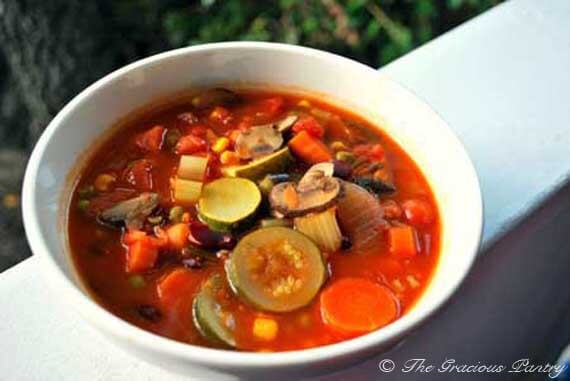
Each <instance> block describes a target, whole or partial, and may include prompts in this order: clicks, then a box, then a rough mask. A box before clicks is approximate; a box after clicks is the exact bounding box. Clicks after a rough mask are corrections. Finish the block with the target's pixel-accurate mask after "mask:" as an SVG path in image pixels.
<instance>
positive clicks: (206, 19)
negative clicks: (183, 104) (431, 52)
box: [112, 0, 501, 66]
mask: <svg viewBox="0 0 570 381" xmlns="http://www.w3.org/2000/svg"><path fill="white" fill-rule="evenodd" d="M499 2H501V0H375V1H374V0H272V1H253V0H243V1H239V0H201V1H190V0H117V1H114V2H113V10H112V12H113V14H114V17H115V20H117V26H118V27H119V28H122V30H123V33H126V34H127V35H128V36H129V37H130V38H132V39H134V40H135V41H137V43H138V46H139V48H140V49H142V50H148V53H150V52H153V51H157V50H161V49H163V48H164V47H167V48H174V47H181V46H186V45H193V44H199V43H205V42H214V41H227V40H257V41H280V42H286V43H290V44H298V45H305V46H312V47H316V48H319V49H324V50H328V51H332V52H336V53H339V54H343V55H345V56H349V57H352V58H355V59H357V60H360V61H362V62H365V63H367V64H370V65H373V66H380V65H383V64H385V63H387V62H389V61H391V60H393V59H395V58H397V57H398V56H400V55H402V54H404V53H406V52H407V51H409V50H411V49H412V48H414V47H415V46H418V45H420V44H423V43H425V42H427V41H429V40H430V39H432V38H434V37H435V36H437V35H439V34H441V33H443V32H445V31H446V30H448V29H450V28H452V27H454V26H456V25H458V24H460V23H461V22H463V21H465V20H467V19H469V18H472V17H473V16H475V15H477V14H479V13H480V12H482V11H484V10H486V9H488V8H490V7H492V6H493V5H496V4H497V3H499ZM150 41H154V43H151V42H150ZM139 53H141V52H139ZM144 53H147V52H144Z"/></svg>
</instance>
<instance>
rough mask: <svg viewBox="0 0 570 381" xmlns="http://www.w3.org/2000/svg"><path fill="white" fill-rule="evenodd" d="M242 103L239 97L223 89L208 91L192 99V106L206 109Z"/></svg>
mask: <svg viewBox="0 0 570 381" xmlns="http://www.w3.org/2000/svg"><path fill="white" fill-rule="evenodd" d="M239 101H240V97H239V95H237V94H236V93H234V92H233V91H231V90H228V89H224V88H221V87H218V88H214V89H209V90H206V91H204V92H202V93H200V94H198V95H196V96H195V97H194V98H192V106H194V107H195V108H197V109H204V108H208V107H214V106H228V105H232V104H235V103H238V102H239Z"/></svg>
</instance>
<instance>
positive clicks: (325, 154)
mask: <svg viewBox="0 0 570 381" xmlns="http://www.w3.org/2000/svg"><path fill="white" fill-rule="evenodd" d="M289 148H290V149H291V151H293V153H294V154H295V155H297V156H299V157H300V158H301V159H302V160H304V161H306V162H307V163H310V164H317V163H322V162H324V161H330V160H332V156H331V153H330V152H329V150H328V148H327V146H326V145H325V144H324V143H323V142H321V141H320V140H319V139H317V138H314V137H312V136H311V135H309V133H308V132H307V131H305V130H303V131H301V132H299V133H298V134H297V135H295V136H294V137H293V139H291V140H290V141H289Z"/></svg>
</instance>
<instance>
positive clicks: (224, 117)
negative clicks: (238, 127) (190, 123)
mask: <svg viewBox="0 0 570 381" xmlns="http://www.w3.org/2000/svg"><path fill="white" fill-rule="evenodd" d="M231 117H232V114H231V112H230V110H228V109H227V108H225V107H221V106H216V107H214V109H213V110H212V112H211V113H210V120H212V121H214V122H218V123H222V124H227V123H229V122H230V120H231Z"/></svg>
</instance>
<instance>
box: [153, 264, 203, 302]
mask: <svg viewBox="0 0 570 381" xmlns="http://www.w3.org/2000/svg"><path fill="white" fill-rule="evenodd" d="M199 279H200V278H198V277H197V276H195V275H194V274H192V272H191V271H189V270H186V269H176V270H174V271H172V272H170V273H169V274H168V275H166V276H165V277H164V278H162V279H161V280H160V281H159V282H158V285H157V292H158V297H159V298H160V301H161V302H162V303H163V304H164V305H166V306H169V305H173V304H176V303H177V302H178V301H181V300H183V299H192V291H193V289H194V288H196V287H197V285H198V283H199Z"/></svg>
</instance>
